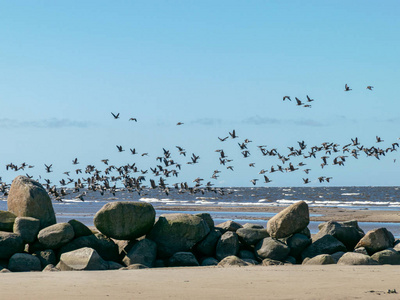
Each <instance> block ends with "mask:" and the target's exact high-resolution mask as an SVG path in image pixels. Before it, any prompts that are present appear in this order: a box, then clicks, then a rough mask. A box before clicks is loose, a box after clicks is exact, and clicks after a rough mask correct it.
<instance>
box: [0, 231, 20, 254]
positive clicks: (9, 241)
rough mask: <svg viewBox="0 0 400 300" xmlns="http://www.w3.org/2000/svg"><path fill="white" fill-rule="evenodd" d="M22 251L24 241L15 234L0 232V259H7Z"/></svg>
mask: <svg viewBox="0 0 400 300" xmlns="http://www.w3.org/2000/svg"><path fill="white" fill-rule="evenodd" d="M22 251H24V241H23V240H22V238H21V237H20V236H19V235H18V234H15V233H11V232H5V231H0V259H9V258H10V257H11V256H13V255H14V254H15V253H18V252H22Z"/></svg>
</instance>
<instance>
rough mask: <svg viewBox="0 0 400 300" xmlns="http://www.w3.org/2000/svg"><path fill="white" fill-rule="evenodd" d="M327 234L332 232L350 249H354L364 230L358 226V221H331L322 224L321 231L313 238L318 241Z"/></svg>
mask: <svg viewBox="0 0 400 300" xmlns="http://www.w3.org/2000/svg"><path fill="white" fill-rule="evenodd" d="M327 234H330V235H332V236H334V237H335V238H337V239H338V240H339V241H341V242H342V243H343V244H344V245H345V246H346V247H347V250H348V251H353V250H354V247H355V245H357V243H358V242H359V241H360V239H361V238H362V237H363V236H364V232H363V231H362V230H361V229H360V228H359V227H358V223H357V221H352V222H335V221H329V222H326V223H324V224H323V226H321V228H320V231H319V232H318V233H317V234H316V235H314V236H313V238H312V240H313V241H316V240H318V239H320V238H321V237H323V236H324V235H327Z"/></svg>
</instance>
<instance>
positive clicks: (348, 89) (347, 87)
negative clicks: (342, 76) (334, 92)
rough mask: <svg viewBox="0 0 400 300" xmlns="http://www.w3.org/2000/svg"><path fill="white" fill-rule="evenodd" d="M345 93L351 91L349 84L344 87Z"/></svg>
mask: <svg viewBox="0 0 400 300" xmlns="http://www.w3.org/2000/svg"><path fill="white" fill-rule="evenodd" d="M344 91H345V92H348V91H351V88H350V87H349V86H348V85H347V83H346V84H345V86H344Z"/></svg>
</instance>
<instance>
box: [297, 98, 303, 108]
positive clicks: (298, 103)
mask: <svg viewBox="0 0 400 300" xmlns="http://www.w3.org/2000/svg"><path fill="white" fill-rule="evenodd" d="M295 99H296V102H297V105H298V106H300V105H303V104H304V103H303V102H301V100H300V99H299V98H297V97H295Z"/></svg>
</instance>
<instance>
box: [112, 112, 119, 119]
mask: <svg viewBox="0 0 400 300" xmlns="http://www.w3.org/2000/svg"><path fill="white" fill-rule="evenodd" d="M111 114H112V115H113V117H114V119H119V113H117V114H116V115H115V114H113V113H111Z"/></svg>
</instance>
